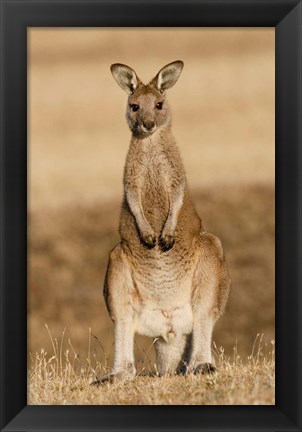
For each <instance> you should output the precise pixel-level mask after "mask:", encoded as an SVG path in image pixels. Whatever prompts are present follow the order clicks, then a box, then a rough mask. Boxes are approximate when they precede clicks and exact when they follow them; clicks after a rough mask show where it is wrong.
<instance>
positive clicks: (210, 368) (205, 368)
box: [193, 363, 216, 375]
mask: <svg viewBox="0 0 302 432" xmlns="http://www.w3.org/2000/svg"><path fill="white" fill-rule="evenodd" d="M215 372H216V368H215V366H214V365H213V364H212V363H201V364H199V365H198V366H196V368H194V370H193V373H194V375H198V374H202V375H207V374H210V375H211V374H214V373H215Z"/></svg>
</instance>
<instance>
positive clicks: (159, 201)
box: [141, 152, 172, 225]
mask: <svg viewBox="0 0 302 432" xmlns="http://www.w3.org/2000/svg"><path fill="white" fill-rule="evenodd" d="M145 159H146V160H145V161H144V162H145V163H144V167H143V170H142V178H141V185H142V187H141V199H142V206H143V209H144V213H145V214H146V216H147V217H148V220H149V222H150V223H151V225H154V224H155V225H156V224H157V223H160V224H162V223H164V221H165V220H166V218H167V214H168V211H169V196H170V191H171V185H172V177H171V167H170V164H169V161H168V160H167V158H166V157H165V155H164V154H162V153H160V152H154V153H152V152H150V153H148V154H146V155H145Z"/></svg>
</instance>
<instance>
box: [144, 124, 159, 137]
mask: <svg viewBox="0 0 302 432" xmlns="http://www.w3.org/2000/svg"><path fill="white" fill-rule="evenodd" d="M156 129H157V127H156V125H154V126H153V127H152V128H147V127H146V126H144V125H141V130H142V132H143V134H144V135H151V134H153V133H154V132H155V131H156Z"/></svg>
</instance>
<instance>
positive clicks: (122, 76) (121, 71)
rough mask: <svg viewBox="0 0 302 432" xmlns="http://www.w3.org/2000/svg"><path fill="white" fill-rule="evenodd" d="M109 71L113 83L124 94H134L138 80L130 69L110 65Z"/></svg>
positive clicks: (121, 65)
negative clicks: (113, 80)
mask: <svg viewBox="0 0 302 432" xmlns="http://www.w3.org/2000/svg"><path fill="white" fill-rule="evenodd" d="M110 70H111V73H112V75H113V77H114V79H115V81H116V82H117V83H118V85H119V86H120V87H122V89H123V90H125V92H126V93H128V94H131V93H133V92H134V90H135V89H136V88H137V86H138V83H139V82H140V80H139V78H138V77H137V75H136V73H135V72H134V70H133V69H131V67H129V66H126V65H124V64H120V63H114V64H113V65H111V67H110Z"/></svg>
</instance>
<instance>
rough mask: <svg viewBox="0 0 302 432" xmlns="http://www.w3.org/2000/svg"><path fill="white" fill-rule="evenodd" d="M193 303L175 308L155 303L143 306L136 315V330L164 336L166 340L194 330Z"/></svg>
mask: <svg viewBox="0 0 302 432" xmlns="http://www.w3.org/2000/svg"><path fill="white" fill-rule="evenodd" d="M192 327H193V313H192V307H191V304H189V303H186V304H183V305H181V306H177V307H175V308H169V309H167V308H161V307H158V306H156V305H155V304H148V305H146V306H143V307H142V308H141V309H140V311H139V313H138V314H137V317H136V332H137V333H139V334H142V335H145V336H150V337H162V338H163V339H165V340H166V341H169V340H171V339H174V338H175V337H176V336H180V335H186V334H189V333H190V332H191V331H192Z"/></svg>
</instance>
